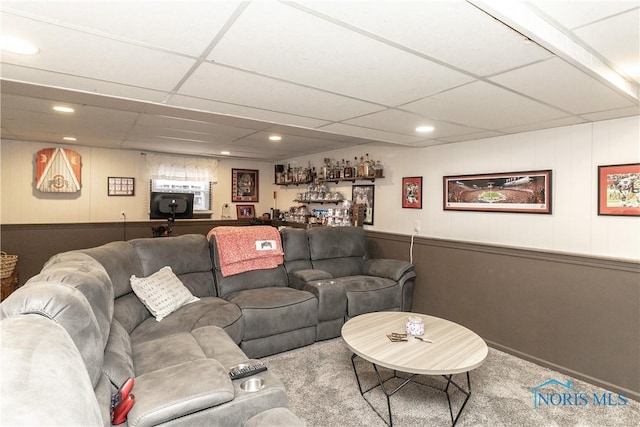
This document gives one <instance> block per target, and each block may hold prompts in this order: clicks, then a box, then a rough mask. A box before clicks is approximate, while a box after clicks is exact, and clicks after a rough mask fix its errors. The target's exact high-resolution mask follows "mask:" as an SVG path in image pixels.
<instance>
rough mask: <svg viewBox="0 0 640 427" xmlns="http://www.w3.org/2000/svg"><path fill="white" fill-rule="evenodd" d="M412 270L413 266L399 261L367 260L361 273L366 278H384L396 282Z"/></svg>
mask: <svg viewBox="0 0 640 427" xmlns="http://www.w3.org/2000/svg"><path fill="white" fill-rule="evenodd" d="M412 270H413V264H411V263H410V262H408V261H403V260H399V259H369V260H367V261H365V263H364V265H363V267H362V273H363V274H364V275H367V276H376V277H384V278H387V279H391V280H395V281H398V280H400V279H401V278H402V276H403V275H404V274H405V273H407V272H409V271H412Z"/></svg>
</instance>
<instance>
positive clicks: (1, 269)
mask: <svg viewBox="0 0 640 427" xmlns="http://www.w3.org/2000/svg"><path fill="white" fill-rule="evenodd" d="M17 263H18V255H7V253H6V252H0V273H1V275H2V278H3V279H6V278H7V277H9V276H11V274H12V273H13V269H14V268H16V264H17Z"/></svg>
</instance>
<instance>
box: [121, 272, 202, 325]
mask: <svg viewBox="0 0 640 427" xmlns="http://www.w3.org/2000/svg"><path fill="white" fill-rule="evenodd" d="M130 281H131V288H132V289H133V292H135V294H136V295H137V296H138V298H140V301H142V303H143V304H144V305H145V306H146V307H147V309H148V310H149V311H150V312H151V314H153V315H154V316H155V318H156V320H157V321H158V322H159V321H161V320H162V319H164V318H165V317H166V316H168V315H169V314H171V313H173V312H174V311H176V310H177V309H179V308H180V307H182V306H183V305H185V304H189V303H190V302H194V301H198V300H199V299H200V298H198V297H194V296H193V294H191V292H189V289H187V288H186V286H184V284H183V283H182V282H181V281H180V279H178V276H176V275H175V274H174V273H173V271H172V270H171V267H169V266H166V267H162V268H161V269H160V270H158V271H156V272H155V273H153V274H152V275H151V276H148V277H136V276H131V279H130Z"/></svg>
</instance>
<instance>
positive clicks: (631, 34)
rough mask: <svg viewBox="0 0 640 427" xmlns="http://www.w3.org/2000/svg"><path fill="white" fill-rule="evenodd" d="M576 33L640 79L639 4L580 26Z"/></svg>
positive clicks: (626, 71) (623, 69)
mask: <svg viewBox="0 0 640 427" xmlns="http://www.w3.org/2000/svg"><path fill="white" fill-rule="evenodd" d="M638 5H640V4H639V3H638V2H636V6H638ZM611 28H615V29H616V31H611ZM575 34H576V35H577V36H578V37H580V38H581V39H582V40H584V41H585V42H586V43H587V44H588V45H589V46H591V47H592V48H594V49H595V50H596V51H597V52H599V53H600V54H601V55H602V56H603V57H604V58H606V59H607V60H609V61H610V62H612V63H613V64H615V65H616V66H617V67H619V68H620V69H621V70H622V71H624V72H625V73H626V74H627V75H629V76H631V77H633V78H634V79H635V80H637V81H640V7H638V8H636V9H634V10H631V11H628V12H626V13H623V14H620V15H616V16H612V17H611V18H608V19H605V20H602V21H598V22H594V23H593V24H590V25H586V26H584V27H580V28H578V29H576V30H575Z"/></svg>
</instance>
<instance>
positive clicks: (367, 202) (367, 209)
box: [351, 185, 376, 225]
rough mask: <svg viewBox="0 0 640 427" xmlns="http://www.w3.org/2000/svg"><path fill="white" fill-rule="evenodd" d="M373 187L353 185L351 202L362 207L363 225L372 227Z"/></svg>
mask: <svg viewBox="0 0 640 427" xmlns="http://www.w3.org/2000/svg"><path fill="white" fill-rule="evenodd" d="M375 188H376V187H375V185H353V186H352V187H351V200H352V201H353V203H355V204H358V205H364V221H363V222H362V223H363V224H366V225H373V205H374V202H375Z"/></svg>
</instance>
